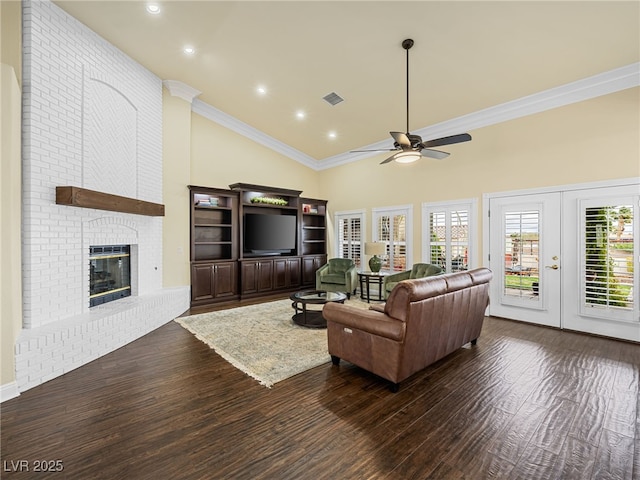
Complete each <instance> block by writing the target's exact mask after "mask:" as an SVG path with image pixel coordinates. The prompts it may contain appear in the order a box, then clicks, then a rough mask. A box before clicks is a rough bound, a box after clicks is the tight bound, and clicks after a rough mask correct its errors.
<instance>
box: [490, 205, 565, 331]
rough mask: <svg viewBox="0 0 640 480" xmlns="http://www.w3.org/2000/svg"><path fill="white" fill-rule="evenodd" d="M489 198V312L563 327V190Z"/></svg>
mask: <svg viewBox="0 0 640 480" xmlns="http://www.w3.org/2000/svg"><path fill="white" fill-rule="evenodd" d="M489 202H490V204H489V211H490V217H489V229H490V249H489V252H490V260H489V265H490V268H491V270H493V273H494V279H493V281H492V282H491V287H490V288H491V305H490V310H491V315H495V316H498V317H504V318H511V319H516V320H523V321H527V322H531V323H537V324H540V325H547V326H554V327H560V313H561V311H560V305H561V303H560V271H561V261H560V260H561V259H560V194H559V193H545V194H537V195H518V196H514V197H501V198H492V199H490V200H489Z"/></svg>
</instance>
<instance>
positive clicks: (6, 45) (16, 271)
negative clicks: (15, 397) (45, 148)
mask: <svg viewBox="0 0 640 480" xmlns="http://www.w3.org/2000/svg"><path fill="white" fill-rule="evenodd" d="M21 19H22V14H21V2H17V1H16V2H6V1H0V27H1V28H0V67H1V72H0V386H5V385H8V384H11V383H13V382H14V381H15V361H14V345H15V339H16V338H17V336H18V334H19V332H20V329H21V328H22V268H21V252H22V244H21V236H20V232H21V225H20V220H21V212H22V210H21V190H20V188H21V185H22V173H21V143H20V142H21V139H20V129H21V108H22V107H21V91H20V85H21V76H22V62H21V58H22V57H21V55H22V39H21V35H22V28H21V25H22V21H21Z"/></svg>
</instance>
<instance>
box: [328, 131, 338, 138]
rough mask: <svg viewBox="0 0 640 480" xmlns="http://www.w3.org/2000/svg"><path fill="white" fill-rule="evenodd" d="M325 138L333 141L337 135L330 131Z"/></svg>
mask: <svg viewBox="0 0 640 480" xmlns="http://www.w3.org/2000/svg"><path fill="white" fill-rule="evenodd" d="M327 136H328V137H329V138H330V139H332V140H333V139H334V138H337V136H338V134H337V133H336V132H333V131H331V132H329V133H328V134H327Z"/></svg>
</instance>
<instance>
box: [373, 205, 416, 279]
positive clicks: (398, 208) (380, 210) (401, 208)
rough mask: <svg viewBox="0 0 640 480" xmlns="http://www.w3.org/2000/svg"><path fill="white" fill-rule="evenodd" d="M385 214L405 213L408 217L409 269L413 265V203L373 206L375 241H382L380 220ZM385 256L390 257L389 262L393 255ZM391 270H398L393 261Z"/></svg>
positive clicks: (407, 258) (406, 226) (407, 263)
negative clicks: (379, 228)
mask: <svg viewBox="0 0 640 480" xmlns="http://www.w3.org/2000/svg"><path fill="white" fill-rule="evenodd" d="M385 215H388V216H394V215H404V216H405V219H406V225H405V235H406V242H405V252H406V253H405V258H406V264H405V267H406V269H407V270H409V269H411V267H412V266H413V205H395V206H388V207H375V208H372V209H371V219H372V227H371V239H372V241H374V242H378V241H380V237H379V235H378V221H379V218H380V217H382V216H385ZM388 251H389V250H388ZM385 257H390V259H389V262H391V261H392V258H393V255H388V254H386V255H385ZM383 268H384V267H383ZM384 270H387V268H384ZM389 270H390V271H391V272H396V271H397V270H395V269H394V265H393V264H392V263H389ZM398 271H399V270H398Z"/></svg>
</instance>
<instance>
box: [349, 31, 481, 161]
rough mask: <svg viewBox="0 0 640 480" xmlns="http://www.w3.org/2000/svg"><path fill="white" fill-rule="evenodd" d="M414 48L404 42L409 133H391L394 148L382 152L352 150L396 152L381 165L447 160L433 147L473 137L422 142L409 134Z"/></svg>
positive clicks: (467, 135) (442, 153) (408, 40)
mask: <svg viewBox="0 0 640 480" xmlns="http://www.w3.org/2000/svg"><path fill="white" fill-rule="evenodd" d="M411 47H413V40H411V39H410V38H407V39H406V40H404V41H403V42H402V48H404V49H405V50H406V51H407V132H406V133H402V132H389V133H390V134H391V136H392V137H393V140H394V142H393V148H389V149H382V150H352V151H353V152H396V153H394V154H393V155H391V156H390V157H389V158H387V159H386V160H383V161H382V162H380V165H382V164H385V163H389V162H390V161H392V160H395V161H396V162H398V163H411V162H415V161H416V160H418V159H419V158H420V157H428V158H436V159H438V160H441V159H443V158H447V157H448V156H449V154H448V153H447V152H442V151H440V150H433V149H432V148H431V147H441V146H443V145H453V144H454V143H462V142H468V141H469V140H471V135H469V134H468V133H462V134H460V135H452V136H449V137H442V138H436V139H435V140H428V141H426V142H423V141H422V137H420V136H419V135H412V134H411V133H409V49H410V48H411Z"/></svg>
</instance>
